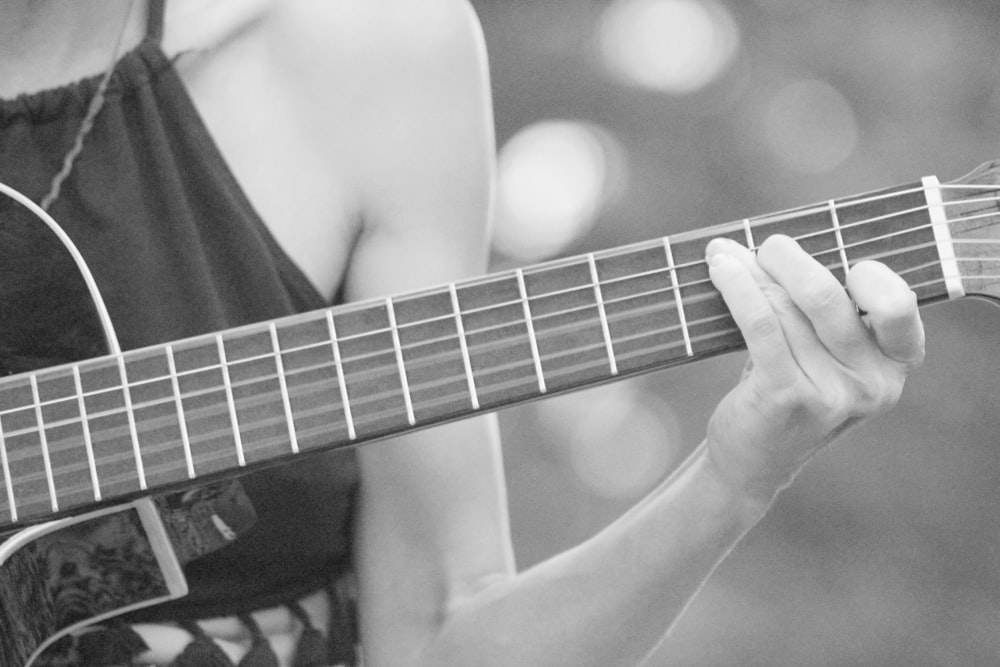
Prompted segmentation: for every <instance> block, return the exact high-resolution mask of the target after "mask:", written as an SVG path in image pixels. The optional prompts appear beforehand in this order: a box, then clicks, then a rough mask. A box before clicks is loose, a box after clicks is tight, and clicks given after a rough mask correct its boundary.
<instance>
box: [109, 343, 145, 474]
mask: <svg viewBox="0 0 1000 667" xmlns="http://www.w3.org/2000/svg"><path fill="white" fill-rule="evenodd" d="M115 357H116V358H117V360H118V374H119V375H120V376H121V379H122V397H123V398H124V399H125V416H126V418H127V419H128V431H129V435H130V436H131V438H132V455H133V457H134V458H135V471H136V474H138V476H139V489H140V490H142V491H145V490H146V470H145V468H144V467H143V464H142V450H141V449H139V430H138V429H137V428H136V425H135V412H133V410H132V392H130V391H129V386H128V376H127V375H126V373H125V356H124V355H123V354H121V353H118V354H116V355H115Z"/></svg>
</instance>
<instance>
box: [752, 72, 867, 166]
mask: <svg viewBox="0 0 1000 667" xmlns="http://www.w3.org/2000/svg"><path fill="white" fill-rule="evenodd" d="M764 133H765V140H766V142H767V148H768V150H769V151H770V152H771V153H772V154H773V155H774V156H775V157H776V158H777V159H778V160H779V161H781V162H782V163H783V164H784V165H785V166H786V167H788V168H789V169H791V170H792V171H797V172H800V173H806V174H821V173H825V172H828V171H831V170H833V169H835V168H836V167H838V166H840V165H841V164H842V163H843V162H844V161H845V160H847V158H848V157H850V156H851V154H852V153H853V152H854V150H855V148H856V147H857V144H858V121H857V118H856V116H855V114H854V109H853V108H851V104H850V102H848V101H847V98H845V97H844V96H843V95H842V94H841V93H840V91H838V90H837V89H836V88H834V87H833V86H831V85H830V84H829V83H827V82H825V81H820V80H816V79H804V80H798V81H793V82H791V83H788V84H786V85H785V86H784V87H782V88H781V89H780V90H779V91H778V92H777V93H776V94H775V95H774V96H773V97H772V98H771V100H770V101H769V103H768V104H767V110H766V112H765V118H764Z"/></svg>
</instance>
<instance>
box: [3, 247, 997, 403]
mask: <svg viewBox="0 0 1000 667" xmlns="http://www.w3.org/2000/svg"><path fill="white" fill-rule="evenodd" d="M923 228H925V227H917V228H914V229H912V230H902V231H898V232H892V233H890V234H886V235H883V236H881V237H876V238H873V239H867V240H865V241H863V242H860V243H856V244H849V245H847V246H846V247H848V248H852V247H858V246H860V245H867V244H870V243H875V242H878V241H882V240H887V239H889V238H892V237H894V236H898V235H902V234H906V233H910V232H912V231H915V230H919V229H923ZM825 233H827V234H828V233H830V232H829V231H826V232H825ZM800 238H801V237H800ZM956 241H958V242H960V243H976V241H973V240H968V239H957V240H956ZM934 245H936V243H935V242H928V243H925V244H921V245H916V246H909V247H906V248H903V249H901V250H900V251H893V252H885V253H881V254H877V255H870V256H867V257H865V258H863V259H880V258H887V257H891V256H893V255H900V254H905V253H907V252H913V251H915V250H919V249H922V248H929V247H933V246H934ZM838 250H839V249H837V248H834V249H829V250H825V251H822V252H817V253H815V255H814V256H815V257H820V256H822V255H826V254H831V253H837V252H838ZM978 259H979V260H983V258H978ZM859 261H860V259H859ZM959 261H968V260H967V259H966V258H959ZM987 261H988V260H987ZM702 263H703V262H702ZM694 265H695V264H688V265H687V266H694ZM679 266H680V265H679ZM828 268H838V264H837V263H835V264H833V265H830V266H829V267H828ZM668 269H669V267H667V268H666V269H662V268H661V269H657V270H654V271H651V272H647V273H646V274H638V275H653V274H656V273H661V272H666V271H667V270H668ZM911 270H912V269H911ZM907 272H908V271H903V272H902V273H904V274H905V273H907ZM635 277H636V276H629V277H627V278H624V279H621V280H625V279H632V278H635ZM614 282H615V281H602V282H601V283H600V284H601V285H602V286H607V285H610V284H613V283H614ZM708 282H710V281H708V280H707V279H702V280H697V281H691V282H687V283H683V284H681V287H682V288H690V287H694V286H697V285H700V284H707V283H708ZM591 289H593V285H592V284H589V283H588V284H586V285H581V286H578V287H573V288H570V289H567V290H561V291H555V292H550V293H547V294H544V295H537V296H535V297H533V298H534V299H535V300H540V299H550V298H552V297H554V296H560V295H565V294H569V293H571V292H575V291H580V290H591ZM666 289H669V288H664V289H663V290H650V291H647V292H645V293H639V294H635V295H629V296H627V297H620V298H618V299H609V300H607V301H606V303H608V304H611V305H614V304H615V303H619V302H623V301H628V300H634V299H637V298H642V297H644V296H651V295H654V294H656V293H657V292H662V291H666ZM515 305H520V301H511V302H506V303H503V304H494V305H491V306H490V307H488V308H483V309H479V310H480V312H485V311H487V310H496V309H500V308H504V307H510V306H515ZM593 307H594V304H592V303H587V304H585V305H582V306H577V307H574V308H566V309H563V310H559V311H555V312H552V313H547V314H545V315H541V316H539V317H535V318H533V319H534V320H536V321H541V320H544V319H546V318H552V317H558V316H562V315H566V314H570V313H572V312H574V311H580V310H589V309H592V308H593ZM474 312H476V310H471V311H464V312H463V315H465V316H468V315H469V314H470V313H474ZM626 312H629V311H626ZM452 318H453V314H448V315H445V316H440V317H435V318H428V319H425V320H420V321H417V322H411V323H407V324H404V325H401V326H400V327H398V329H407V328H412V327H416V326H421V325H426V324H429V323H434V322H435V321H449V320H451V319H452ZM693 324H697V322H694V323H693ZM499 326H500V327H503V326H507V325H506V324H505V325H499ZM492 328H497V327H492ZM490 329H491V327H484V328H480V329H477V330H472V331H470V332H469V333H472V334H476V333H483V332H486V331H489V330H490ZM390 331H391V329H390V328H384V329H378V330H374V331H369V332H365V333H363V334H356V335H354V336H347V337H342V338H340V339H339V340H340V341H341V342H345V341H349V340H352V339H354V340H357V339H360V338H364V337H371V336H373V335H377V334H385V333H388V332H390ZM454 339H455V336H447V337H439V338H436V339H435V338H432V339H426V340H422V341H420V342H419V343H416V344H414V345H408V346H404V348H403V349H404V350H407V351H409V350H411V349H415V348H418V347H424V346H428V345H432V344H434V343H439V342H445V341H448V340H454ZM330 342H331V341H329V340H327V341H324V342H323V343H317V345H319V344H329V343H330ZM295 350H296V348H291V349H286V350H282V352H286V353H287V352H294V351H295ZM386 352H387V350H386V351H379V352H376V353H373V354H372V353H369V354H367V355H356V356H355V357H348V358H347V359H346V361H348V362H354V361H360V360H364V359H365V357H372V356H377V355H379V354H384V353H386ZM273 356H274V354H273V353H272V354H268V355H262V356H260V357H249V358H244V359H239V360H236V361H234V362H233V364H237V363H246V362H249V361H253V360H256V359H262V358H267V357H273ZM219 367H220V368H221V366H219ZM209 368H212V367H211V366H206V367H201V368H199V369H196V370H194V371H191V372H199V371H204V370H207V369H209ZM181 375H183V373H181ZM158 379H165V378H164V377H161V378H147V379H145V380H143V381H139V382H136V383H135V384H136V385H139V384H142V383H143V382H150V381H155V380H158ZM130 384H132V383H130ZM100 391H101V390H100V389H99V390H97V392H98V393H99V392H100ZM0 414H3V412H2V411H0Z"/></svg>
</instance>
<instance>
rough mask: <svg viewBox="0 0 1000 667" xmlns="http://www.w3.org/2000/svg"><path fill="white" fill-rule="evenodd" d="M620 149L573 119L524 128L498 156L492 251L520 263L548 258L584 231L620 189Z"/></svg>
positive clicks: (595, 129) (607, 137) (603, 134)
mask: <svg viewBox="0 0 1000 667" xmlns="http://www.w3.org/2000/svg"><path fill="white" fill-rule="evenodd" d="M622 156H623V152H622V150H621V148H620V146H619V144H618V143H617V142H616V141H615V140H614V139H613V138H612V137H611V136H610V134H608V133H607V132H606V131H603V130H601V129H600V128H598V127H596V126H594V125H591V124H588V123H582V122H577V121H570V120H549V121H542V122H539V123H535V124H533V125H529V126H527V127H525V128H523V129H522V130H520V131H519V132H518V133H517V134H515V135H514V136H513V137H511V138H510V140H508V141H507V142H506V143H505V144H504V146H503V147H502V148H501V150H500V154H499V159H498V168H497V209H496V214H497V215H496V228H495V230H494V236H493V245H494V249H495V250H497V251H498V252H500V253H503V254H504V255H506V256H508V257H511V258H514V259H518V260H524V261H531V260H538V259H542V258H545V257H549V256H552V255H554V254H556V253H558V252H559V251H560V250H562V249H563V248H565V247H566V246H567V245H569V244H570V243H572V242H573V241H574V240H575V239H577V238H579V237H580V236H581V235H582V234H583V233H585V232H586V231H587V230H588V229H589V228H590V227H591V225H592V224H593V222H594V220H595V218H596V217H597V214H598V213H599V212H600V210H601V208H602V206H603V205H604V204H605V203H606V201H607V200H608V198H609V197H610V196H611V195H612V194H613V192H614V191H616V190H617V189H618V188H620V187H621V184H622V181H623V179H624V170H625V169H624V159H623V157H622Z"/></svg>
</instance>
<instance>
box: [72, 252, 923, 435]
mask: <svg viewBox="0 0 1000 667" xmlns="http://www.w3.org/2000/svg"><path fill="white" fill-rule="evenodd" d="M933 245H934V244H933V243H927V244H920V245H917V246H914V247H912V248H909V250H913V249H923V248H927V247H931V246H933ZM821 254H822V253H821ZM894 254H897V251H895V250H893V251H889V252H886V253H882V254H880V255H875V256H872V258H873V259H878V258H881V257H885V256H891V255H894ZM706 282H708V281H705V280H702V281H693V282H691V283H686V284H684V285H682V286H685V287H686V286H691V285H696V284H699V283H706ZM660 291H662V290H654V291H650V292H647V293H645V294H646V295H648V294H653V293H656V292H660ZM625 300H626V299H620V300H618V301H625ZM630 312H632V311H627V312H626V313H624V314H625V315H628V314H629V313H630ZM688 324H690V323H688ZM442 340H443V339H442ZM307 347H311V346H303V347H301V348H298V349H306V348H307ZM262 358H263V357H262ZM213 367H214V366H213ZM305 370H308V369H301V370H300V371H297V372H304V371H305ZM257 381H260V379H259V378H257V379H254V380H253V381H252V382H257ZM136 384H141V383H136ZM244 384H245V383H244ZM210 391H214V390H212V389H208V390H204V391H202V392H192V393H189V394H186V396H195V395H200V394H204V393H209V392H210ZM147 405H149V404H147ZM114 412H115V411H109V412H106V413H100V415H96V416H103V415H104V414H113V413H114ZM66 423H70V422H66Z"/></svg>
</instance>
